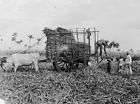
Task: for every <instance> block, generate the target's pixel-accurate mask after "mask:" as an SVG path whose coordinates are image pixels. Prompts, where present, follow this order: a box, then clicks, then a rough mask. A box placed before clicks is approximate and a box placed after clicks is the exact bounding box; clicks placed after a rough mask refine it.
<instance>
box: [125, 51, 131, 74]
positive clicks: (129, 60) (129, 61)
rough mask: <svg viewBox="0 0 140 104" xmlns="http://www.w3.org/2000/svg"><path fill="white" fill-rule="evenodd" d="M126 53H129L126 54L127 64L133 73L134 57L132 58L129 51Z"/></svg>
mask: <svg viewBox="0 0 140 104" xmlns="http://www.w3.org/2000/svg"><path fill="white" fill-rule="evenodd" d="M126 55H127V56H126V66H128V69H129V73H130V74H131V75H132V67H131V65H132V58H131V56H130V54H129V53H127V54H126Z"/></svg>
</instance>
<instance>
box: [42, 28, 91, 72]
mask: <svg viewBox="0 0 140 104" xmlns="http://www.w3.org/2000/svg"><path fill="white" fill-rule="evenodd" d="M43 32H44V33H45V35H46V37H47V42H46V58H47V60H48V61H51V62H53V66H54V69H55V70H65V71H69V70H71V69H75V68H78V67H79V66H81V65H83V66H86V65H88V61H89V57H90V55H91V47H90V37H91V31H90V29H75V30H74V29H73V30H67V29H64V28H60V27H58V28H56V29H55V30H52V29H49V28H45V29H44V30H43Z"/></svg>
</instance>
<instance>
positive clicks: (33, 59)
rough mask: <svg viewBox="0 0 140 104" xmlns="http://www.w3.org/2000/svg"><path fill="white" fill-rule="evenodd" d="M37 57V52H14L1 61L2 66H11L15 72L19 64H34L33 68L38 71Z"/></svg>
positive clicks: (38, 56)
mask: <svg viewBox="0 0 140 104" xmlns="http://www.w3.org/2000/svg"><path fill="white" fill-rule="evenodd" d="M39 58H40V55H39V53H25V54H21V53H16V54H13V55H11V56H10V57H7V59H6V60H5V62H3V63H2V67H3V68H9V67H12V68H14V71H15V72H16V71H17V69H18V67H19V66H23V65H31V64H34V66H35V70H36V71H38V69H39V67H38V61H39Z"/></svg>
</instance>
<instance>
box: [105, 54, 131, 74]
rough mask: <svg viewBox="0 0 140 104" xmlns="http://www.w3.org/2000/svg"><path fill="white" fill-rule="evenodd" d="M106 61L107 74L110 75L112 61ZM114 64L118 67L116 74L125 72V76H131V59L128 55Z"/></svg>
mask: <svg viewBox="0 0 140 104" xmlns="http://www.w3.org/2000/svg"><path fill="white" fill-rule="evenodd" d="M107 61H108V62H107V72H108V73H111V69H112V63H113V62H114V60H113V59H108V60H107ZM115 62H117V65H118V68H117V72H119V73H121V72H123V71H125V72H126V73H127V74H129V75H132V58H131V55H130V54H129V53H127V54H126V57H125V58H119V59H116V60H115Z"/></svg>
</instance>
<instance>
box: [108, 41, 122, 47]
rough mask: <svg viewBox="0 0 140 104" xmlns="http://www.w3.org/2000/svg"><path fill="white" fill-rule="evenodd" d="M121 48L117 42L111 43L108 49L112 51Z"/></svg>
mask: <svg viewBox="0 0 140 104" xmlns="http://www.w3.org/2000/svg"><path fill="white" fill-rule="evenodd" d="M119 46H120V44H119V43H117V42H115V41H112V42H110V43H109V45H108V48H110V49H111V48H119Z"/></svg>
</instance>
